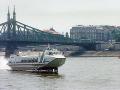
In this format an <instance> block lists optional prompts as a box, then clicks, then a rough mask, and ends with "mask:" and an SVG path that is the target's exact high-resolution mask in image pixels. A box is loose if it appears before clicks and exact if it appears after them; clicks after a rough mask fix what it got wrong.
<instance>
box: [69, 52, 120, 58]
mask: <svg viewBox="0 0 120 90" xmlns="http://www.w3.org/2000/svg"><path fill="white" fill-rule="evenodd" d="M69 56H81V57H119V56H120V51H83V52H81V51H77V52H71V53H70V54H69Z"/></svg>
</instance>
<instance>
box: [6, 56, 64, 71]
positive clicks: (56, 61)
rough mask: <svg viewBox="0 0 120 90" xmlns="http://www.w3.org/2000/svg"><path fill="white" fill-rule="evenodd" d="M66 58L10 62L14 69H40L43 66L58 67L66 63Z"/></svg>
mask: <svg viewBox="0 0 120 90" xmlns="http://www.w3.org/2000/svg"><path fill="white" fill-rule="evenodd" d="M65 60H66V58H55V59H53V60H51V62H48V63H15V64H8V65H9V66H10V67H11V69H12V70H14V71H27V70H39V69H42V68H44V67H45V68H46V67H47V68H58V67H60V66H62V65H63V64H64V63H65Z"/></svg>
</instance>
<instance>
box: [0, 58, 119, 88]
mask: <svg viewBox="0 0 120 90" xmlns="http://www.w3.org/2000/svg"><path fill="white" fill-rule="evenodd" d="M6 63H7V61H6V59H4V58H3V57H0V90H120V59H118V57H70V58H67V60H66V63H65V64H64V65H63V66H62V67H60V68H59V74H58V75H56V74H37V73H30V72H21V71H20V72H18V71H10V70H9V69H10V68H9V67H8V66H7V65H6Z"/></svg>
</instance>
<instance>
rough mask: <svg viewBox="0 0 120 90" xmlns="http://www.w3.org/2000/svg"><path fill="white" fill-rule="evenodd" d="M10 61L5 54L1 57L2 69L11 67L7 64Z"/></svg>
mask: <svg viewBox="0 0 120 90" xmlns="http://www.w3.org/2000/svg"><path fill="white" fill-rule="evenodd" d="M7 63H8V61H7V59H5V58H4V57H3V56H1V57H0V69H8V70H9V69H10V67H9V66H8V65H7Z"/></svg>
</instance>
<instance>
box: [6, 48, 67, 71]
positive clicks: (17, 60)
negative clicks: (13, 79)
mask: <svg viewBox="0 0 120 90" xmlns="http://www.w3.org/2000/svg"><path fill="white" fill-rule="evenodd" d="M31 53H32V52H31ZM65 60H66V58H65V56H64V55H63V54H62V52H60V51H58V50H57V49H51V48H49V47H48V48H47V49H46V50H44V51H43V52H42V53H41V54H40V53H39V55H37V56H35V55H32V56H30V55H20V54H13V55H11V56H10V59H9V61H8V65H9V66H10V67H11V68H12V70H17V71H18V70H22V71H26V70H37V71H44V70H47V71H55V72H58V67H59V66H62V65H63V64H64V63H65Z"/></svg>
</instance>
